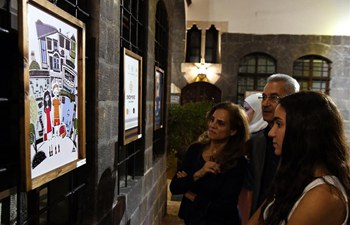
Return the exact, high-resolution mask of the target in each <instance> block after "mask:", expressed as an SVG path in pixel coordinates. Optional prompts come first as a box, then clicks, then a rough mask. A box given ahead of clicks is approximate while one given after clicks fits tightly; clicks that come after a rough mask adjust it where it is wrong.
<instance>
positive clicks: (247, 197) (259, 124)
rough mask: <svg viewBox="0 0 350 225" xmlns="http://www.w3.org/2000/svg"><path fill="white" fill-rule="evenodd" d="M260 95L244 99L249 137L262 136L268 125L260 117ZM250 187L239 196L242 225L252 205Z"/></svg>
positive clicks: (245, 188)
mask: <svg viewBox="0 0 350 225" xmlns="http://www.w3.org/2000/svg"><path fill="white" fill-rule="evenodd" d="M261 96H262V94H261V93H254V94H251V95H249V96H248V97H246V98H245V99H244V102H243V108H244V110H245V112H246V114H247V116H248V122H249V131H250V133H251V136H255V135H259V132H260V135H263V132H264V128H266V127H267V125H268V123H267V122H266V121H265V120H264V119H263V117H262V111H261ZM246 179H247V180H249V179H250V181H248V182H246V183H252V181H251V178H248V177H246ZM251 190H252V187H249V186H246V185H244V188H243V189H242V191H241V193H240V195H239V202H238V208H239V211H240V214H241V217H242V225H245V224H246V223H247V221H248V219H249V213H250V208H251V204H252V198H253V192H252V191H251Z"/></svg>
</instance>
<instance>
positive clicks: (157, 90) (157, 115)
mask: <svg viewBox="0 0 350 225" xmlns="http://www.w3.org/2000/svg"><path fill="white" fill-rule="evenodd" d="M163 93H164V71H163V70H162V69H161V68H159V67H156V68H155V74H154V125H153V126H154V129H155V130H157V129H159V128H162V127H163V107H164V94H163Z"/></svg>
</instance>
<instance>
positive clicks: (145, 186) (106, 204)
mask: <svg viewBox="0 0 350 225" xmlns="http://www.w3.org/2000/svg"><path fill="white" fill-rule="evenodd" d="M157 2H158V1H157V0H149V1H148V4H149V5H148V14H147V15H148V21H147V24H148V27H147V29H146V32H147V33H146V36H147V41H148V42H147V47H146V49H147V53H146V55H147V58H146V59H144V61H143V66H144V67H146V71H147V72H146V74H143V79H144V81H145V82H146V86H145V87H143V88H145V89H146V90H145V91H144V93H146V95H145V96H143V97H144V98H145V108H144V109H143V110H144V111H145V113H144V115H145V118H143V120H144V125H145V132H144V134H143V136H142V138H143V140H144V141H143V146H144V147H143V149H141V151H142V152H144V155H143V160H144V161H143V162H140V163H142V164H143V165H144V169H143V171H144V173H143V176H139V177H135V179H134V180H132V181H130V182H129V181H128V185H127V187H126V188H122V189H121V190H120V194H118V179H117V178H118V170H117V168H116V164H117V154H118V145H119V143H118V127H119V124H118V122H119V120H118V118H119V115H118V111H119V108H120V107H121V105H120V104H119V101H118V99H119V86H120V85H119V80H120V76H121V73H120V69H119V68H120V57H121V52H120V3H121V1H114V0H106V1H90V4H91V6H90V8H91V9H90V10H91V20H90V23H89V24H87V32H86V34H87V46H88V49H87V55H88V59H87V75H86V80H87V81H86V82H87V102H88V103H87V109H86V110H87V129H91V130H93V132H88V135H89V136H88V137H87V146H88V147H87V155H88V157H87V159H88V163H87V164H88V165H89V168H90V169H89V170H88V171H89V173H90V174H89V179H90V180H89V185H88V187H87V190H86V199H84V200H83V201H82V202H83V204H82V205H83V206H82V212H81V213H82V214H84V215H85V216H84V218H83V222H82V224H108V225H111V224H118V225H119V224H120V225H124V224H128V225H160V224H161V220H162V218H163V216H164V215H165V213H166V202H167V180H166V154H164V155H163V156H160V157H158V158H154V157H153V111H154V105H153V104H154V103H153V102H154V100H153V99H154V96H153V95H154V91H153V88H154V65H155V61H154V41H155V15H156V9H157V7H156V6H157ZM164 3H165V6H166V9H167V14H168V21H169V32H170V33H169V50H168V52H169V57H168V68H167V71H169V74H166V75H167V76H168V78H167V79H166V80H167V82H168V83H167V84H166V89H167V92H168V93H169V92H170V81H171V76H172V69H173V68H175V67H174V66H173V65H174V61H176V60H173V56H172V54H174V55H178V54H180V52H181V54H183V49H179V48H177V47H178V45H177V44H176V42H177V40H183V38H184V34H185V29H184V26H185V16H184V15H185V13H184V10H185V7H184V1H180V0H167V1H164ZM182 24H183V25H182ZM179 36H180V38H176V37H179ZM174 40H176V41H174ZM180 42H181V41H180ZM182 45H184V43H182ZM168 97H169V96H168ZM168 103H169V98H168V99H166V103H165V105H168ZM165 126H166V124H165ZM119 130H120V129H119ZM119 135H121V134H119ZM165 152H166V151H165ZM85 203H86V204H85ZM84 211H85V212H84Z"/></svg>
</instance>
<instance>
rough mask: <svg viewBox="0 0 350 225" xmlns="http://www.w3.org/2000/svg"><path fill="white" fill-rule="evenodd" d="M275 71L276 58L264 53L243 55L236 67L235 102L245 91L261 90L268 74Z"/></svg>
mask: <svg viewBox="0 0 350 225" xmlns="http://www.w3.org/2000/svg"><path fill="white" fill-rule="evenodd" d="M275 72H276V60H275V59H274V58H272V57H271V56H269V55H267V54H265V53H252V54H249V55H246V56H244V57H243V58H242V59H241V61H240V63H239V68H238V86H237V92H238V93H237V102H238V103H241V102H242V101H243V100H244V96H245V92H246V91H262V90H263V89H264V86H265V84H266V79H267V77H268V76H269V75H271V74H273V73H275Z"/></svg>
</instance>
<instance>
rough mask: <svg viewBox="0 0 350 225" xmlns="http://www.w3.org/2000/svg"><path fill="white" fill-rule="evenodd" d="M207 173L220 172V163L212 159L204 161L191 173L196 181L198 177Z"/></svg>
mask: <svg viewBox="0 0 350 225" xmlns="http://www.w3.org/2000/svg"><path fill="white" fill-rule="evenodd" d="M207 173H212V174H218V173H220V164H218V163H216V162H213V161H207V162H205V164H204V166H203V167H202V168H201V169H200V170H198V171H197V172H195V173H194V174H193V179H194V180H195V181H196V180H198V179H199V178H201V177H204V175H205V174H207Z"/></svg>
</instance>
